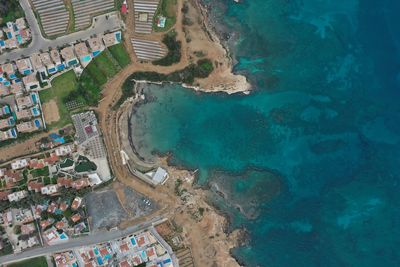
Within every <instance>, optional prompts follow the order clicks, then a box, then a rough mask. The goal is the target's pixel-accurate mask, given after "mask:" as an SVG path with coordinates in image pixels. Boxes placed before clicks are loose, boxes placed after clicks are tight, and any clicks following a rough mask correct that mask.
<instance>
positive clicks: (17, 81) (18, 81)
mask: <svg viewBox="0 0 400 267" xmlns="http://www.w3.org/2000/svg"><path fill="white" fill-rule="evenodd" d="M14 82H15V83H21V82H22V81H21V79H15V81H14Z"/></svg>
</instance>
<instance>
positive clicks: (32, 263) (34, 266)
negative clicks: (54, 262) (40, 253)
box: [8, 257, 48, 267]
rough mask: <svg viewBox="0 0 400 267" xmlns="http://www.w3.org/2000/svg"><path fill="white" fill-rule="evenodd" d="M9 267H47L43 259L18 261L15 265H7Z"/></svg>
mask: <svg viewBox="0 0 400 267" xmlns="http://www.w3.org/2000/svg"><path fill="white" fill-rule="evenodd" d="M8 266H9V267H26V266H29V267H47V266H48V265H47V260H46V258H45V257H37V258H33V259H29V260H24V261H19V262H16V263H11V264H8Z"/></svg>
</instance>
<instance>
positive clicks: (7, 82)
mask: <svg viewBox="0 0 400 267" xmlns="http://www.w3.org/2000/svg"><path fill="white" fill-rule="evenodd" d="M10 84H11V83H10V82H9V81H4V82H3V85H4V86H10Z"/></svg>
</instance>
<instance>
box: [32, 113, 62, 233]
mask: <svg viewBox="0 0 400 267" xmlns="http://www.w3.org/2000/svg"><path fill="white" fill-rule="evenodd" d="M34 122H35V126H36V128H40V126H41V125H42V124H41V123H40V121H39V120H34ZM63 235H64V238H66V236H65V234H62V235H61V236H60V238H61V239H64V238H63Z"/></svg>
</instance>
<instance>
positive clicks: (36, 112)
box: [32, 108, 40, 116]
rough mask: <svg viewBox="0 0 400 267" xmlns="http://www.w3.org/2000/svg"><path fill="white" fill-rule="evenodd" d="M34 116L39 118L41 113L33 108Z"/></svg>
mask: <svg viewBox="0 0 400 267" xmlns="http://www.w3.org/2000/svg"><path fill="white" fill-rule="evenodd" d="M32 114H33V116H37V115H39V114H40V113H39V110H37V108H32Z"/></svg>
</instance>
